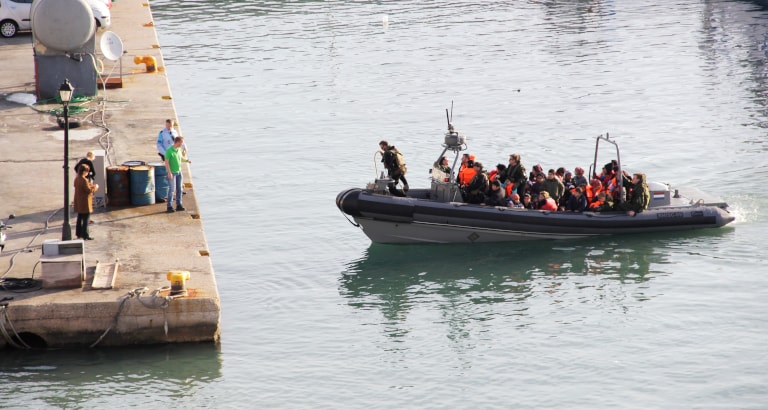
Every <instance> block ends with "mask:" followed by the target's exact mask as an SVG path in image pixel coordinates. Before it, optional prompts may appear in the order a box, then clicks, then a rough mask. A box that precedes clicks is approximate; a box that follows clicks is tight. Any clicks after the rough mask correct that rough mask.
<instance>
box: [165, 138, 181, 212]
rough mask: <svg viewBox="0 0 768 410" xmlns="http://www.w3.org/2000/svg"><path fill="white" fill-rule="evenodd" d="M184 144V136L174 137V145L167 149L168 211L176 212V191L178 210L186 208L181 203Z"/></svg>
mask: <svg viewBox="0 0 768 410" xmlns="http://www.w3.org/2000/svg"><path fill="white" fill-rule="evenodd" d="M183 145H184V137H176V138H174V139H173V145H171V146H170V147H169V148H168V149H167V150H166V151H165V155H164V158H165V170H166V173H167V174H168V194H167V195H166V196H165V197H166V198H168V199H167V201H168V209H167V212H168V213H171V212H175V211H174V209H173V194H174V192H175V193H176V211H184V210H185V208H184V207H183V206H182V205H181V202H182V201H181V197H182V194H181V185H182V182H183V177H182V175H181V161H182V156H181V147H182V146H183Z"/></svg>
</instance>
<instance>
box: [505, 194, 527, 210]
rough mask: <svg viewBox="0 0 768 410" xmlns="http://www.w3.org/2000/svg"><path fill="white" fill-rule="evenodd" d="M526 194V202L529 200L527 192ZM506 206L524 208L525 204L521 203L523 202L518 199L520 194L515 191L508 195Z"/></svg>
mask: <svg viewBox="0 0 768 410" xmlns="http://www.w3.org/2000/svg"><path fill="white" fill-rule="evenodd" d="M526 195H527V197H526V198H528V202H530V201H531V196H530V195H528V194H526ZM507 206H508V207H510V208H525V205H523V203H522V202H521V201H520V195H518V194H517V193H514V194H512V195H510V196H509V203H508V204H507Z"/></svg>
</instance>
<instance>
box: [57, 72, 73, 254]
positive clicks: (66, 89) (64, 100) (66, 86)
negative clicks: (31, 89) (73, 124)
mask: <svg viewBox="0 0 768 410" xmlns="http://www.w3.org/2000/svg"><path fill="white" fill-rule="evenodd" d="M74 91H75V89H74V87H72V84H70V83H69V80H68V79H65V80H64V82H63V83H61V87H59V97H61V104H62V105H63V106H64V224H63V225H62V227H61V240H62V241H69V240H71V239H72V227H71V226H69V102H70V101H72V93H73V92H74Z"/></svg>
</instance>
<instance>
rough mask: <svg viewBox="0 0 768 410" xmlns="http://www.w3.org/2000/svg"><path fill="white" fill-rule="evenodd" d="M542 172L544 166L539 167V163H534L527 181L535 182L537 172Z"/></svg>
mask: <svg viewBox="0 0 768 410" xmlns="http://www.w3.org/2000/svg"><path fill="white" fill-rule="evenodd" d="M543 173H544V168H542V167H541V164H536V165H534V166H533V170H532V171H531V173H530V174H529V175H528V182H530V183H534V182H536V177H537V176H539V174H543Z"/></svg>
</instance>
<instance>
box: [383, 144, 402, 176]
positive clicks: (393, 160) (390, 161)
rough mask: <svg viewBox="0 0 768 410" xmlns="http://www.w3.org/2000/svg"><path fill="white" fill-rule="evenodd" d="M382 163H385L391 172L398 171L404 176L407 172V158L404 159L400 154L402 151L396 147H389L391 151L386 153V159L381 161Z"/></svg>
mask: <svg viewBox="0 0 768 410" xmlns="http://www.w3.org/2000/svg"><path fill="white" fill-rule="evenodd" d="M381 162H383V163H384V166H385V167H386V168H387V169H388V170H389V171H390V172H392V171H394V170H396V169H397V170H400V172H401V173H402V174H403V175H404V174H405V172H406V168H405V158H403V154H402V153H400V151H398V150H397V148H395V146H394V145H393V146H391V147H389V149H388V150H387V151H386V152H385V153H384V157H383V158H382V159H381Z"/></svg>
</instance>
